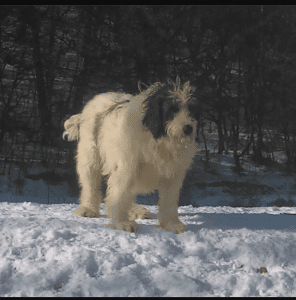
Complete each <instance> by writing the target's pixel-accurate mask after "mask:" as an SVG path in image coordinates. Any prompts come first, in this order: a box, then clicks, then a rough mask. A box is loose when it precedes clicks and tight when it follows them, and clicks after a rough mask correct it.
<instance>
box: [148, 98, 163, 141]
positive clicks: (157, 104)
mask: <svg viewBox="0 0 296 300" xmlns="http://www.w3.org/2000/svg"><path fill="white" fill-rule="evenodd" d="M162 106H163V105H162V101H161V99H159V97H157V96H155V95H151V96H149V97H148V98H147V99H146V100H145V102H144V109H145V115H144V118H143V121H142V124H143V126H144V127H146V128H147V129H148V130H149V131H150V132H151V133H152V135H153V138H154V139H155V140H157V139H159V138H160V137H162V136H164V135H165V124H164V120H163V107H162Z"/></svg>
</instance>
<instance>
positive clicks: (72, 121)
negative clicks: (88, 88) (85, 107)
mask: <svg viewBox="0 0 296 300" xmlns="http://www.w3.org/2000/svg"><path fill="white" fill-rule="evenodd" d="M80 117H81V114H78V115H74V116H72V117H71V118H69V119H68V120H67V121H66V122H65V124H64V127H65V131H64V133H63V139H64V140H68V141H75V140H78V138H79V125H80Z"/></svg>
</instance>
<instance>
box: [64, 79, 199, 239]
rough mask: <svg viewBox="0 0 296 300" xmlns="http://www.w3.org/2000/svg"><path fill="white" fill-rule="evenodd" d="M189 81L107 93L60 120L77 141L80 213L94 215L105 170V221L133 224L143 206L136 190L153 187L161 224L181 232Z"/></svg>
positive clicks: (192, 122) (191, 139)
mask: <svg viewBox="0 0 296 300" xmlns="http://www.w3.org/2000/svg"><path fill="white" fill-rule="evenodd" d="M191 93H192V88H191V87H190V84H189V82H186V83H185V84H184V85H183V86H182V85H181V84H180V79H179V78H177V82H176V83H173V82H172V81H168V83H166V84H160V83H155V84H154V85H152V86H150V87H149V88H148V89H147V90H146V91H144V92H141V93H140V94H139V95H136V96H132V95H130V94H124V93H106V94H100V95H98V96H96V97H94V98H93V99H92V100H91V101H90V102H89V103H87V104H86V106H85V107H84V109H83V111H82V113H81V114H78V115H74V116H72V117H71V118H70V119H68V120H67V121H66V122H65V132H64V136H65V135H67V136H68V140H78V149H77V156H76V161H77V173H78V176H79V182H80V186H81V196H80V205H79V207H78V208H77V209H76V210H75V214H76V216H78V217H90V218H92V217H99V216H100V213H99V210H100V204H101V202H102V193H101V191H100V189H99V187H100V184H101V180H102V175H108V179H107V186H108V187H107V192H106V199H105V203H106V209H107V213H108V215H109V216H110V217H111V226H112V227H113V228H116V229H122V230H126V231H136V230H137V223H136V222H135V220H136V219H137V218H147V217H148V218H149V217H151V214H150V212H149V211H148V210H146V209H145V208H143V207H142V206H139V205H137V204H135V198H136V196H137V195H138V194H145V193H150V192H153V191H155V190H158V192H159V211H158V218H159V221H160V226H161V227H162V228H164V229H165V230H168V231H172V232H174V233H180V232H183V231H185V229H186V227H185V225H184V224H183V223H182V222H181V221H180V220H179V217H178V200H179V193H180V188H181V186H182V183H183V179H184V177H185V175H186V172H187V170H188V169H189V167H190V165H191V163H192V161H193V158H194V156H195V152H196V142H195V138H196V135H197V120H196V116H197V112H198V108H197V103H196V101H194V99H193V97H192V94H191Z"/></svg>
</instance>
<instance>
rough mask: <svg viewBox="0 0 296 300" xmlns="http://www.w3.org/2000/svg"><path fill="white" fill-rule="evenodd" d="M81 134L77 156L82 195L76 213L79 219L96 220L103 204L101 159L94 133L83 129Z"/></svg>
mask: <svg viewBox="0 0 296 300" xmlns="http://www.w3.org/2000/svg"><path fill="white" fill-rule="evenodd" d="M81 133H82V134H81V135H80V140H79V143H78V147H77V156H76V160H77V173H78V177H79V184H80V186H81V195H80V205H79V207H78V208H77V209H76V210H75V211H74V213H75V215H76V216H77V217H88V218H95V217H99V216H100V204H101V202H102V192H101V190H100V188H101V181H102V174H101V170H100V157H99V151H98V147H97V145H96V144H95V139H94V138H93V137H91V133H92V131H91V130H89V129H86V130H83V128H82V129H81Z"/></svg>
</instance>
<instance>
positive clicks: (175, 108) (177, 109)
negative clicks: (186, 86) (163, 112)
mask: <svg viewBox="0 0 296 300" xmlns="http://www.w3.org/2000/svg"><path fill="white" fill-rule="evenodd" d="M170 111H171V112H173V113H177V112H178V111H179V107H178V106H177V105H174V106H171V107H170Z"/></svg>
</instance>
